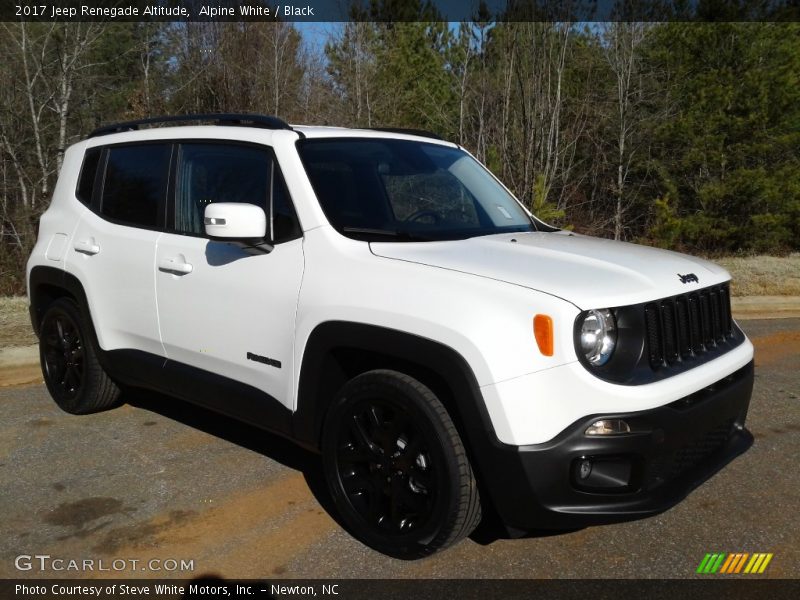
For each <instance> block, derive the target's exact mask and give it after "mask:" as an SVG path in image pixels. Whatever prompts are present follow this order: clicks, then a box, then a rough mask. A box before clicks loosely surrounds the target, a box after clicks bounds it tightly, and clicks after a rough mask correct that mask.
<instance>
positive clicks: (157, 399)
mask: <svg viewBox="0 0 800 600" xmlns="http://www.w3.org/2000/svg"><path fill="white" fill-rule="evenodd" d="M123 400H124V401H125V402H127V403H128V404H130V405H131V406H134V407H136V408H140V409H143V410H147V411H150V412H153V413H156V414H159V415H161V416H163V417H166V418H168V419H172V420H173V421H177V422H179V423H183V424H184V425H186V426H188V427H192V428H194V429H197V430H200V431H202V432H204V433H207V434H209V435H213V436H215V437H217V438H220V439H223V440H225V441H227V442H230V443H232V444H236V445H237V446H240V447H242V448H246V449H247V450H251V451H253V452H257V453H258V454H261V455H262V456H264V457H266V458H269V459H271V460H274V461H275V462H278V463H280V464H282V465H284V466H285V467H288V468H290V469H293V470H295V471H299V472H301V473H302V474H303V477H304V478H305V481H306V485H308V489H309V490H310V491H311V493H312V495H313V496H314V498H315V500H316V501H317V502H318V503H319V504H320V506H321V507H322V508H323V510H325V511H326V512H327V513H328V515H329V516H330V517H331V518H332V519H333V520H334V521H336V523H337V524H338V525H339V526H340V527H342V529H345V530H347V527H346V526H345V524H344V523H343V522H342V521H341V519H340V518H339V515H338V512H337V511H336V508H335V506H334V504H333V499H332V498H331V496H330V493H329V491H328V486H327V482H326V481H325V475H324V473H323V470H322V460H321V458H320V456H319V455H318V454H315V453H314V452H311V451H310V450H306V449H305V448H302V447H301V446H298V445H297V444H295V443H294V442H292V441H290V440H288V439H286V438H284V437H281V436H279V435H276V434H273V433H270V432H269V431H266V430H264V429H260V428H258V427H254V426H252V425H248V424H247V423H243V422H241V421H237V420H236V419H232V418H230V417H226V416H225V415H221V414H220V413H217V412H214V411H212V410H209V409H206V408H203V407H202V406H198V405H195V404H191V403H189V402H184V401H182V400H178V399H176V398H173V397H170V396H164V395H161V394H158V393H156V392H151V391H148V390H139V389H128V390H125V392H124V395H123ZM482 492H483V493H482V496H483V497H484V498H485V497H486V496H487V494H486V492H485V491H484V490H482ZM571 531H573V530H571ZM563 533H569V531H563V530H558V531H552V530H542V531H529V532H521V531H509V530H508V529H507V528H506V527H505V526H504V525H503V524H502V522H501V521H500V519H499V518H498V517H497V515H496V514H495V512H494V510H493V509H492V508H491V506H489V505H488V503H486V502H485V503H484V511H483V519H482V521H481V523H480V524H479V525H478V527H477V529H475V531H474V532H473V533H472V534H471V535H470V536H469V537H470V539H471V540H472V541H473V542H475V543H477V544H480V545H484V546H485V545H489V544H492V543H494V542H496V541H499V540H509V539H520V538H531V537H549V536H552V535H560V534H563Z"/></svg>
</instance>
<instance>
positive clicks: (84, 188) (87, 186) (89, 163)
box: [75, 148, 102, 204]
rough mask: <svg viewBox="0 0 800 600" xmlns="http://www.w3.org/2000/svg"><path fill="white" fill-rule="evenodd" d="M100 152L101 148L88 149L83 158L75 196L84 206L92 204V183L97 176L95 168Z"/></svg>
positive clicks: (98, 162)
mask: <svg viewBox="0 0 800 600" xmlns="http://www.w3.org/2000/svg"><path fill="white" fill-rule="evenodd" d="M101 152H102V149H101V148H90V149H89V150H87V151H86V155H85V156H84V157H83V166H82V167H81V176H80V178H79V179H78V189H77V190H76V191H75V196H76V197H77V198H78V200H80V201H81V202H83V203H84V204H90V203H91V202H92V194H93V193H94V181H95V177H96V176H97V166H98V165H99V164H100V154H101Z"/></svg>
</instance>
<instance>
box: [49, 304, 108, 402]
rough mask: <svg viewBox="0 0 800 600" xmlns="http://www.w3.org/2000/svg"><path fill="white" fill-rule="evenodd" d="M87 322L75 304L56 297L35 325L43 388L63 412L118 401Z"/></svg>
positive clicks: (89, 324)
mask: <svg viewBox="0 0 800 600" xmlns="http://www.w3.org/2000/svg"><path fill="white" fill-rule="evenodd" d="M93 340H94V335H93V330H92V329H91V323H87V322H86V321H85V320H84V319H83V318H82V317H81V314H80V310H79V309H78V306H77V304H75V302H74V301H73V300H71V299H69V298H59V299H58V300H56V301H55V302H53V303H52V304H51V305H50V306H48V307H47V310H46V311H45V313H44V317H43V318H42V324H41V327H40V329H39V360H40V362H41V365H42V374H43V375H44V382H45V385H46V386H47V390H48V391H49V392H50V395H51V396H52V397H53V400H55V402H56V404H58V406H59V407H60V408H61V409H62V410H64V411H65V412H68V413H72V414H74V415H85V414H90V413H94V412H99V411H101V410H106V409H109V408H112V407H113V406H116V405H117V404H118V403H119V396H120V391H119V388H118V387H117V385H116V384H115V383H114V382H113V381H112V380H111V378H110V377H109V376H108V374H107V373H106V372H105V371H104V370H103V367H102V366H100V363H99V362H98V360H97V351H96V349H95V344H94V341H93Z"/></svg>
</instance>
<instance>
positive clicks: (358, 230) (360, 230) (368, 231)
mask: <svg viewBox="0 0 800 600" xmlns="http://www.w3.org/2000/svg"><path fill="white" fill-rule="evenodd" d="M342 232H344V233H355V234H361V235H377V236H383V237H391V238H395V239H400V240H405V241H408V242H430V241H433V238H429V237H426V236H424V235H419V234H417V233H411V232H410V231H401V230H397V229H372V228H369V227H342Z"/></svg>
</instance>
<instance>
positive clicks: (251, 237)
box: [203, 202, 273, 253]
mask: <svg viewBox="0 0 800 600" xmlns="http://www.w3.org/2000/svg"><path fill="white" fill-rule="evenodd" d="M203 216H204V219H203V220H204V223H205V228H206V235H207V236H209V237H211V238H212V239H215V240H219V241H228V242H236V243H237V244H239V245H240V246H242V247H243V248H245V249H248V250H255V251H257V252H258V253H266V252H270V251H272V248H273V247H272V245H271V244H269V242H268V240H267V239H266V236H267V215H266V214H265V213H264V209H262V208H261V207H260V206H256V205H255V204H245V203H241V202H216V203H214V204H209V205H208V206H206V209H205V212H204V214H203Z"/></svg>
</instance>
